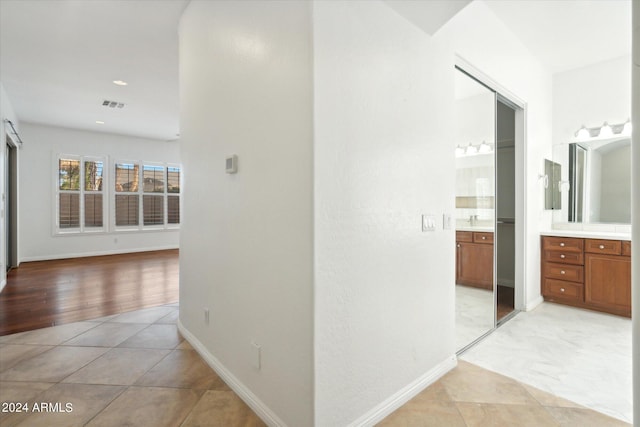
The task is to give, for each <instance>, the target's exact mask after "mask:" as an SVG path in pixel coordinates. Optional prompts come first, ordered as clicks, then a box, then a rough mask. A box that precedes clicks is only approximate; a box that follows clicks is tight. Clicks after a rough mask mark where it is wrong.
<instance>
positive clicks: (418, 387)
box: [349, 354, 458, 427]
mask: <svg viewBox="0 0 640 427" xmlns="http://www.w3.org/2000/svg"><path fill="white" fill-rule="evenodd" d="M457 364H458V359H457V358H456V355H455V354H454V355H452V356H449V357H447V358H446V359H445V360H443V361H442V362H440V363H439V364H438V365H436V366H435V367H434V368H433V369H431V370H429V371H428V372H427V373H425V374H424V375H422V376H421V377H419V378H418V379H416V380H415V381H413V382H411V383H409V384H408V385H407V386H405V387H404V388H402V389H401V390H399V391H398V392H397V393H395V394H393V395H392V396H390V397H389V398H388V399H386V400H385V401H383V402H382V403H380V404H379V405H377V406H376V407H374V408H373V409H372V410H370V411H369V412H367V413H366V414H364V415H362V416H361V417H360V418H358V419H357V420H355V421H354V422H352V423H350V424H349V427H369V426H373V425H375V424H377V423H379V422H380V421H382V420H383V419H384V418H385V417H387V416H388V415H390V414H391V413H392V412H394V411H396V410H397V409H399V408H400V407H401V406H402V405H404V404H405V403H407V402H408V401H409V400H411V399H413V398H414V397H415V396H416V395H418V394H419V393H420V392H421V391H422V390H424V389H425V388H427V387H429V386H430V385H431V384H433V383H434V382H436V381H437V380H438V379H439V378H440V377H442V376H443V375H444V374H446V373H447V372H449V371H450V370H451V369H453V368H455V367H456V365H457Z"/></svg>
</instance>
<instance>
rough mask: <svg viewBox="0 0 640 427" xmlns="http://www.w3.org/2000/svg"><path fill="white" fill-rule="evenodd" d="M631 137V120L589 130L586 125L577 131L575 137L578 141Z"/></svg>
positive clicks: (605, 123)
mask: <svg viewBox="0 0 640 427" xmlns="http://www.w3.org/2000/svg"><path fill="white" fill-rule="evenodd" d="M629 135H631V119H629V120H627V121H626V122H625V123H620V124H614V125H610V124H609V123H608V122H604V124H603V125H602V126H600V127H593V128H588V127H586V126H584V125H582V127H581V128H580V129H578V130H577V131H576V133H575V134H574V136H575V137H576V140H577V141H586V140H589V139H607V138H612V137H615V136H629Z"/></svg>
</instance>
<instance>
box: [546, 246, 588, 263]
mask: <svg viewBox="0 0 640 427" xmlns="http://www.w3.org/2000/svg"><path fill="white" fill-rule="evenodd" d="M544 260H545V261H547V262H557V263H562V264H577V265H582V264H584V253H582V252H566V251H556V250H545V251H544Z"/></svg>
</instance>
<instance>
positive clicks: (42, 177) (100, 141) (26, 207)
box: [18, 122, 180, 261]
mask: <svg viewBox="0 0 640 427" xmlns="http://www.w3.org/2000/svg"><path fill="white" fill-rule="evenodd" d="M20 136H21V137H22V140H23V142H24V144H23V146H22V149H21V150H20V159H19V178H18V179H19V182H20V191H19V194H18V200H19V205H20V219H21V220H20V224H19V239H20V248H19V257H20V261H31V260H41V259H55V258H68V257H77V256H88V255H102V254H110V253H123V252H134V251H144V250H155V249H168V248H177V247H178V239H179V232H178V231H177V230H166V231H144V232H133V233H132V232H108V233H104V234H99V235H93V234H92V235H86V234H84V235H64V236H62V235H58V236H54V229H53V227H54V224H55V210H54V206H55V193H54V189H53V188H54V186H53V183H54V182H55V180H56V174H57V171H56V170H55V169H54V166H55V156H56V155H57V154H78V155H91V156H109V158H110V160H111V161H113V160H125V159H126V160H144V161H152V162H171V163H180V154H179V148H178V142H177V141H173V142H165V141H157V140H150V139H142V138H136V137H128V136H120V135H113V134H105V133H98V132H87V131H80V130H73V129H67V128H59V127H52V126H44V125H37V124H33V123H26V122H23V123H21V127H20ZM106 194H108V193H106ZM106 197H108V196H106Z"/></svg>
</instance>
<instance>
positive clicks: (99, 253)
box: [20, 245, 179, 262]
mask: <svg viewBox="0 0 640 427" xmlns="http://www.w3.org/2000/svg"><path fill="white" fill-rule="evenodd" d="M169 249H179V246H178V245H169V246H154V247H149V248H134V249H112V250H107V251H90V252H78V253H70V254H55V255H41V256H32V257H21V258H20V262H31V261H49V260H54V259H66V258H85V257H92V256H103V255H119V254H131V253H136V252H151V251H166V250H169Z"/></svg>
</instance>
